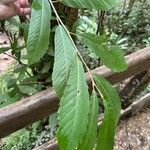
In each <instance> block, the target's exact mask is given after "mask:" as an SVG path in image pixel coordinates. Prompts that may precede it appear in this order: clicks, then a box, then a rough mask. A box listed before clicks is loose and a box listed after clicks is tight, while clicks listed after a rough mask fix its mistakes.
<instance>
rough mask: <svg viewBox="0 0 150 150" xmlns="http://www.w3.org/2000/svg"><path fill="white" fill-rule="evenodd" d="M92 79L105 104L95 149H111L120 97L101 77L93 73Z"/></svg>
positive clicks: (119, 109) (117, 118) (119, 108)
mask: <svg viewBox="0 0 150 150" xmlns="http://www.w3.org/2000/svg"><path fill="white" fill-rule="evenodd" d="M94 80H95V82H96V85H97V87H98V89H99V91H98V92H99V93H100V95H101V97H102V99H103V101H104V106H105V112H104V120H103V123H102V125H101V126H100V128H99V134H98V143H97V150H113V146H114V136H115V128H116V126H117V123H118V120H119V116H120V111H121V104H120V99H119V96H118V94H117V92H116V90H115V89H114V88H113V87H112V85H111V84H110V83H109V82H108V81H106V80H105V79H104V78H103V77H100V76H98V75H94Z"/></svg>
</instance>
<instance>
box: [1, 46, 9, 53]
mask: <svg viewBox="0 0 150 150" xmlns="http://www.w3.org/2000/svg"><path fill="white" fill-rule="evenodd" d="M10 49H11V47H1V48H0V54H1V53H5V52H6V51H8V50H10Z"/></svg>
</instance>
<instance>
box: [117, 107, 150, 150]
mask: <svg viewBox="0 0 150 150" xmlns="http://www.w3.org/2000/svg"><path fill="white" fill-rule="evenodd" d="M115 150H150V109H145V110H143V112H140V113H139V114H136V115H135V116H132V117H130V118H127V119H125V120H123V121H120V124H119V126H118V128H117V134H116V145H115Z"/></svg>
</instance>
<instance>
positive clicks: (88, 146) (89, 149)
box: [78, 91, 99, 150]
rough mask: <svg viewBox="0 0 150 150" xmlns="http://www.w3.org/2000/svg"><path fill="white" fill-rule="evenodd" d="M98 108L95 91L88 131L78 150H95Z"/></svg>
mask: <svg viewBox="0 0 150 150" xmlns="http://www.w3.org/2000/svg"><path fill="white" fill-rule="evenodd" d="M98 108H99V105H98V98H97V95H96V92H95V91H93V92H92V96H91V99H90V112H89V120H88V127H87V131H86V134H85V135H84V140H83V142H82V143H81V145H80V146H79V148H78V150H93V148H94V145H95V143H96V138H97V122H98Z"/></svg>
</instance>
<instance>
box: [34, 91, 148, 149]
mask: <svg viewBox="0 0 150 150" xmlns="http://www.w3.org/2000/svg"><path fill="white" fill-rule="evenodd" d="M148 106H150V93H149V94H147V95H145V96H144V97H142V98H141V99H140V100H138V101H136V102H134V103H132V104H131V105H130V107H128V108H127V109H125V110H124V111H122V112H121V116H120V120H121V119H123V118H125V117H127V116H133V115H134V114H136V113H139V112H140V111H142V110H143V109H144V108H146V107H148ZM102 118H103V117H100V118H99V121H98V125H100V124H101V123H102V122H101V121H102V120H101V119H102ZM33 150H59V147H58V144H57V142H56V141H55V140H51V141H49V142H47V143H45V144H43V145H42V146H39V147H37V148H34V149H33Z"/></svg>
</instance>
